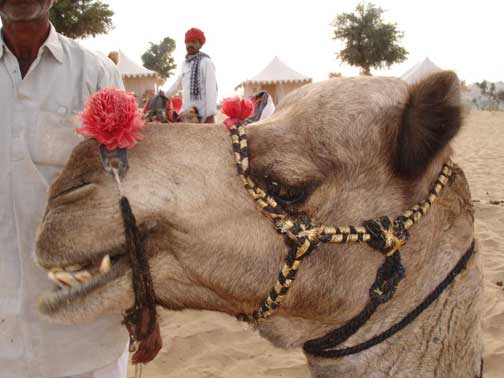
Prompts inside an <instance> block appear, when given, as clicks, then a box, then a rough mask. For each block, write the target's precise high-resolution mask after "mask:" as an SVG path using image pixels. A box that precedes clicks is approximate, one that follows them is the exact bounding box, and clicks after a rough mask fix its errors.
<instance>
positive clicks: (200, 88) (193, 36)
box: [165, 28, 217, 123]
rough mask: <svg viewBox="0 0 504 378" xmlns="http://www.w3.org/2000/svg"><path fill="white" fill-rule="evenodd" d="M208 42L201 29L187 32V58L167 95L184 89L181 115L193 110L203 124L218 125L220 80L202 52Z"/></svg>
mask: <svg viewBox="0 0 504 378" xmlns="http://www.w3.org/2000/svg"><path fill="white" fill-rule="evenodd" d="M205 42H206V38H205V34H204V33H203V32H202V31H201V30H199V29H196V28H192V29H189V30H188V31H187V32H186V34H185V44H186V51H187V55H186V58H185V60H184V62H183V63H182V70H181V72H180V74H179V76H178V77H177V80H176V81H175V83H173V85H172V86H171V87H170V89H168V90H167V91H166V92H165V95H166V97H172V96H173V95H175V94H176V93H177V91H179V90H180V89H182V109H181V112H182V113H183V112H186V111H189V110H190V109H191V108H193V107H194V108H196V109H197V111H198V115H199V118H200V120H201V122H202V123H215V113H217V80H216V78H215V66H214V64H213V62H212V61H211V60H210V57H209V56H208V55H207V54H205V53H204V52H201V51H200V49H201V47H202V46H203V45H204V44H205Z"/></svg>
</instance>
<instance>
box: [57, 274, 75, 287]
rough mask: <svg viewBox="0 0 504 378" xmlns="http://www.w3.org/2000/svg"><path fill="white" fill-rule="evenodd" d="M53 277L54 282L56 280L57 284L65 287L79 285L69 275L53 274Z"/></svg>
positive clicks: (71, 275)
mask: <svg viewBox="0 0 504 378" xmlns="http://www.w3.org/2000/svg"><path fill="white" fill-rule="evenodd" d="M54 275H55V278H56V280H58V281H59V282H61V283H63V284H65V285H67V286H78V285H79V281H77V279H76V278H75V277H74V276H73V274H71V273H67V272H58V273H55V274H54Z"/></svg>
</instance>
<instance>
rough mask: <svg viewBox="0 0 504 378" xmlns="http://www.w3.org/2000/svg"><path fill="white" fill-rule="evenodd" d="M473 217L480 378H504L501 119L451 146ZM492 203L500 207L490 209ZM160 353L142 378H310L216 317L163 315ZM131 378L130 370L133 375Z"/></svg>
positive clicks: (495, 116) (294, 357) (284, 356)
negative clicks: (480, 276) (481, 280)
mask: <svg viewBox="0 0 504 378" xmlns="http://www.w3.org/2000/svg"><path fill="white" fill-rule="evenodd" d="M454 147H455V156H454V160H455V161H456V162H457V163H458V164H459V165H461V166H462V168H463V169H464V171H465V173H466V175H467V178H468V180H469V184H470V186H471V191H472V196H473V200H474V201H475V202H474V206H475V214H476V236H477V238H478V240H479V243H480V250H481V261H482V264H483V269H484V274H485V294H484V307H483V309H482V313H483V319H484V322H483V337H484V342H485V349H486V351H485V357H484V358H485V378H499V377H503V376H504V374H503V373H502V372H503V371H504V290H503V288H502V287H500V286H498V285H497V284H496V283H497V282H499V281H504V202H501V203H497V202H499V201H504V112H501V113H491V112H472V113H470V114H469V115H468V117H467V119H466V124H465V127H464V129H463V130H462V132H461V134H460V135H459V136H458V137H457V139H456V141H455V143H454ZM495 203H497V204H495ZM162 334H163V340H164V348H163V350H162V351H161V353H160V355H159V356H158V358H157V359H156V360H155V361H153V362H151V363H150V364H148V365H146V366H145V367H144V368H143V377H145V378H161V377H173V378H175V377H177V378H182V377H183V378H204V377H208V378H210V377H212V378H213V377H215V378H217V377H219V378H231V377H233V378H240V377H243V378H245V377H247V378H273V377H275V378H278V377H289V378H308V377H309V373H308V368H307V367H306V365H305V359H304V356H303V355H302V353H301V351H300V350H291V351H285V350H281V349H277V348H274V347H273V346H271V345H270V344H269V343H268V342H267V341H266V340H264V339H262V338H260V337H259V336H258V335H257V334H256V333H254V332H253V331H252V330H251V329H250V328H249V326H248V325H246V324H243V323H240V322H238V321H236V320H235V319H234V318H232V317H229V316H225V315H222V314H218V313H210V312H195V311H184V312H182V313H173V312H167V311H164V312H162ZM129 376H130V377H134V368H133V367H131V368H130V373H129Z"/></svg>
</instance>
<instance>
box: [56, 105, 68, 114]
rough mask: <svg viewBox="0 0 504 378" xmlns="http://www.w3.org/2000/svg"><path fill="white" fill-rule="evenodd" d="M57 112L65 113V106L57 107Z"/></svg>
mask: <svg viewBox="0 0 504 378" xmlns="http://www.w3.org/2000/svg"><path fill="white" fill-rule="evenodd" d="M58 114H66V108H65V107H64V106H60V107H58Z"/></svg>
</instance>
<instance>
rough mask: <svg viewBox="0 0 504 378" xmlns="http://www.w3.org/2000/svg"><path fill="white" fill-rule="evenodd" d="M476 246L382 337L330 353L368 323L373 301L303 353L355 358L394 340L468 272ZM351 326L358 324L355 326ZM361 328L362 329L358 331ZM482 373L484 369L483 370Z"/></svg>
mask: <svg viewBox="0 0 504 378" xmlns="http://www.w3.org/2000/svg"><path fill="white" fill-rule="evenodd" d="M474 246H475V241H474V240H473V241H472V243H471V246H470V247H469V249H468V250H467V251H466V252H465V254H464V255H463V256H462V258H461V259H460V260H459V261H458V263H457V264H456V265H455V267H454V268H453V269H452V270H451V272H450V273H449V274H448V276H447V277H446V278H445V279H444V280H443V281H442V282H441V283H440V284H439V285H438V286H437V287H436V289H435V290H434V291H433V292H432V293H431V294H429V295H428V296H427V297H426V298H425V299H424V300H423V301H422V303H420V304H419V305H418V306H417V307H416V308H415V309H413V310H412V311H411V312H410V313H409V314H408V315H406V317H404V318H403V319H402V320H401V321H400V322H398V323H396V324H394V325H393V326H392V327H390V328H389V329H388V330H386V331H385V332H382V333H381V334H379V335H377V336H374V337H373V338H371V339H369V340H368V341H365V342H363V343H360V344H358V345H355V346H352V347H348V348H343V349H330V348H334V347H336V346H337V345H339V344H341V343H342V342H344V341H345V340H346V339H348V337H350V336H351V335H352V334H353V333H355V332H353V333H351V334H349V335H348V336H347V337H345V336H346V333H350V332H351V331H353V330H354V329H355V328H356V327H355V325H357V324H358V323H359V322H362V320H364V319H365V320H366V321H367V319H369V317H370V316H371V314H372V313H371V314H368V312H369V311H370V308H372V303H373V301H372V300H371V302H370V304H368V305H367V306H366V307H365V308H364V309H363V310H362V311H361V313H359V314H358V315H357V316H356V317H354V318H353V319H352V320H350V321H349V322H348V323H347V324H345V325H344V326H343V327H340V328H338V329H336V330H333V331H332V332H331V333H329V334H328V335H325V336H323V337H320V338H318V339H314V340H310V341H307V342H306V343H305V344H304V345H303V349H304V351H305V352H306V353H308V354H311V355H313V356H317V357H325V358H335V357H343V356H348V355H351V354H355V353H358V352H361V351H363V350H366V349H369V348H371V347H373V346H375V345H377V344H379V343H381V342H382V341H384V340H386V339H388V338H389V337H391V336H393V335H394V334H396V333H397V332H399V331H400V330H401V329H403V328H404V327H406V326H407V325H408V324H409V323H411V322H412V321H414V320H415V319H416V318H417V317H418V316H419V315H420V314H421V313H422V312H423V311H424V310H425V309H426V308H427V307H429V306H430V305H431V304H432V303H433V302H434V301H435V300H436V299H437V298H438V297H439V296H440V295H441V293H442V292H443V291H444V290H445V289H446V288H447V287H448V286H449V285H450V284H451V283H452V282H453V280H454V279H455V277H456V276H457V275H458V274H459V273H460V272H461V271H462V270H464V269H465V267H466V265H467V262H468V261H469V258H470V257H471V256H472V254H473V253H474ZM396 254H397V253H396ZM396 254H394V255H396ZM394 255H393V256H394ZM376 307H377V305H376ZM376 307H375V308H374V309H375V310H376ZM368 315H369V316H368ZM352 323H355V325H354V324H352ZM364 323H365V322H364ZM364 323H362V324H361V325H363V324H364ZM361 325H359V327H360V326H361ZM342 330H343V331H342ZM481 369H483V367H482V368H481ZM481 374H483V372H481ZM481 376H482V375H481Z"/></svg>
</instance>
